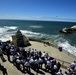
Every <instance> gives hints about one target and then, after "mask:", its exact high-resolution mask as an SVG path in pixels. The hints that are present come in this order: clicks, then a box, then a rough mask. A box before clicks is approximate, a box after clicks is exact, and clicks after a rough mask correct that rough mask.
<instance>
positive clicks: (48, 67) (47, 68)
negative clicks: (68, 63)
mask: <svg viewBox="0 0 76 75" xmlns="http://www.w3.org/2000/svg"><path fill="white" fill-rule="evenodd" d="M51 66H52V63H51V62H50V61H49V60H47V61H46V70H47V71H49V70H50V68H51Z"/></svg>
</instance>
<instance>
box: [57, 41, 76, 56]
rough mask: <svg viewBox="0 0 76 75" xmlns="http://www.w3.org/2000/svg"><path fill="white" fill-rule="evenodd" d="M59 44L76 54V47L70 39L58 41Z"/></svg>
mask: <svg viewBox="0 0 76 75" xmlns="http://www.w3.org/2000/svg"><path fill="white" fill-rule="evenodd" d="M58 45H59V46H62V48H63V49H64V50H66V51H68V52H70V53H71V54H73V55H75V56H76V47H74V46H72V45H71V44H70V43H69V42H68V41H65V42H58Z"/></svg>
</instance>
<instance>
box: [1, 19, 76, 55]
mask: <svg viewBox="0 0 76 75" xmlns="http://www.w3.org/2000/svg"><path fill="white" fill-rule="evenodd" d="M74 25H76V22H59V21H33V20H0V40H2V41H7V40H9V39H10V37H11V36H12V35H14V34H15V33H16V31H17V30H21V32H22V33H23V34H24V35H25V36H27V37H29V38H35V39H42V40H47V39H48V40H51V41H52V42H54V43H56V44H58V46H62V48H63V49H64V50H66V51H68V52H70V53H71V54H73V55H75V56H76V32H74V33H73V34H62V33H60V32H59V30H61V29H62V28H65V27H67V28H70V27H72V26H74Z"/></svg>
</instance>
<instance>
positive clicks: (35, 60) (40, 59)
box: [0, 42, 76, 75]
mask: <svg viewBox="0 0 76 75" xmlns="http://www.w3.org/2000/svg"><path fill="white" fill-rule="evenodd" d="M3 54H6V56H7V59H8V61H9V62H11V61H12V63H13V65H14V66H16V67H17V69H18V70H22V71H24V72H25V71H31V70H30V68H32V69H35V70H36V71H39V69H42V68H45V69H46V71H48V72H51V74H52V75H72V74H73V75H76V74H75V73H74V69H75V67H76V61H74V62H73V63H71V65H70V67H69V68H67V71H65V74H63V73H62V70H61V69H60V68H61V64H60V62H57V61H56V59H54V58H53V57H50V56H49V55H48V53H45V51H44V52H42V51H37V49H31V48H28V49H26V48H25V49H24V48H23V47H15V46H14V45H13V44H11V43H6V42H0V57H1V59H2V61H6V60H5V58H4V56H3ZM11 56H12V60H11V58H10V57H11ZM43 66H44V67H43Z"/></svg>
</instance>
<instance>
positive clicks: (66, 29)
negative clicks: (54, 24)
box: [59, 28, 72, 34]
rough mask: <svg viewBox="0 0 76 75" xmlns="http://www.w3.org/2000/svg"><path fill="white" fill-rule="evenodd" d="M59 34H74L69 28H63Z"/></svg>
mask: <svg viewBox="0 0 76 75" xmlns="http://www.w3.org/2000/svg"><path fill="white" fill-rule="evenodd" d="M59 32H62V33H65V34H70V33H72V32H71V29H69V28H63V29H62V30H60V31H59Z"/></svg>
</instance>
